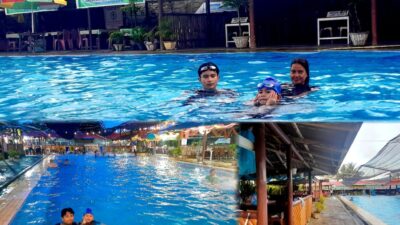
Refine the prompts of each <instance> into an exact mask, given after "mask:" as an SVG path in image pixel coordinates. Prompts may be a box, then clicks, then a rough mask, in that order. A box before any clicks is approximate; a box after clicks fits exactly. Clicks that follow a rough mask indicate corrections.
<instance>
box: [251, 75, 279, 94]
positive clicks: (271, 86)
mask: <svg viewBox="0 0 400 225" xmlns="http://www.w3.org/2000/svg"><path fill="white" fill-rule="evenodd" d="M262 89H266V90H272V91H275V92H276V93H277V94H278V95H280V94H281V92H282V90H281V84H280V83H279V82H278V81H277V80H276V79H275V78H273V77H267V78H265V80H264V81H263V82H262V83H259V84H258V85H257V90H258V91H261V90H262Z"/></svg>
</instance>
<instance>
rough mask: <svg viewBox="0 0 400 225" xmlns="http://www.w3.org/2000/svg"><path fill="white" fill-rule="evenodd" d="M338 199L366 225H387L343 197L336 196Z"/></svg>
mask: <svg viewBox="0 0 400 225" xmlns="http://www.w3.org/2000/svg"><path fill="white" fill-rule="evenodd" d="M337 197H338V199H339V200H340V201H341V202H342V203H343V204H344V205H345V206H347V207H348V208H350V209H351V210H352V211H353V212H354V213H355V214H356V215H357V216H358V217H360V219H361V220H362V221H364V222H365V223H367V224H368V225H387V224H386V223H384V222H383V221H381V220H380V219H378V218H377V217H375V216H373V215H372V214H371V213H369V212H367V211H365V210H364V209H362V208H361V207H358V206H356V205H355V204H353V203H352V202H351V201H349V200H348V199H346V198H345V197H343V196H337Z"/></svg>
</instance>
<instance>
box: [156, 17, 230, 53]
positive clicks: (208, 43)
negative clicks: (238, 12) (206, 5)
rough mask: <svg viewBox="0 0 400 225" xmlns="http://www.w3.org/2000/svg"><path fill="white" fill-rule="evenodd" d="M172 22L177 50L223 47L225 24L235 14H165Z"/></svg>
mask: <svg viewBox="0 0 400 225" xmlns="http://www.w3.org/2000/svg"><path fill="white" fill-rule="evenodd" d="M164 17H165V18H166V19H168V20H170V21H171V22H172V29H173V30H174V33H175V34H176V35H177V38H178V41H177V47H178V48H181V49H182V48H205V47H224V46H225V24H226V23H229V22H230V20H231V18H233V17H235V13H232V12H223V13H212V14H210V16H209V17H208V18H207V15H206V14H166V15H165V16H164Z"/></svg>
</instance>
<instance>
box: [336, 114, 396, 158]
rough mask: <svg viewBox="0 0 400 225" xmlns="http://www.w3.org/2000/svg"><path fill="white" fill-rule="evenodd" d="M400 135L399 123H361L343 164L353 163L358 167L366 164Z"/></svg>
mask: <svg viewBox="0 0 400 225" xmlns="http://www.w3.org/2000/svg"><path fill="white" fill-rule="evenodd" d="M399 134H400V123H394V122H390V123H372V122H369V123H363V124H362V125H361V128H360V130H359V131H358V133H357V136H356V138H355V139H354V141H353V144H352V145H351V147H350V149H349V151H348V152H347V155H346V157H345V158H344V160H343V163H342V165H343V164H345V163H350V162H353V163H355V164H356V166H360V165H362V164H364V163H366V162H368V161H369V160H370V159H371V158H372V157H374V156H375V155H376V153H378V152H379V150H381V149H382V147H383V146H385V144H386V143H387V142H388V141H390V140H391V139H393V138H394V137H396V136H397V135H399Z"/></svg>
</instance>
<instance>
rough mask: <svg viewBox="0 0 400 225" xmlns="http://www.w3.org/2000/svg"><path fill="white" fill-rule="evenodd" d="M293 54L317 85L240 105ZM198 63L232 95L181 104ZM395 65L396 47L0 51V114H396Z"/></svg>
mask: <svg viewBox="0 0 400 225" xmlns="http://www.w3.org/2000/svg"><path fill="white" fill-rule="evenodd" d="M296 57H304V58H307V59H308V60H309V61H310V75H311V84H312V85H317V86H319V87H320V90H319V91H316V92H314V93H311V94H309V95H308V96H306V97H304V98H301V99H297V100H295V101H293V102H290V103H285V104H283V105H280V106H278V107H277V108H276V109H274V110H273V111H272V112H269V113H265V111H270V110H265V109H255V108H253V107H250V106H246V105H244V103H245V102H246V101H249V100H250V99H252V98H253V97H254V96H255V94H256V86H257V84H258V83H259V82H261V81H262V80H263V79H264V78H265V77H266V76H274V77H276V78H277V79H279V80H280V81H281V82H290V78H289V67H290V61H291V60H292V59H293V58H296ZM205 61H214V62H215V63H217V64H218V65H219V66H220V70H221V79H220V82H219V88H222V89H232V90H235V91H236V92H237V93H238V96H237V97H236V98H235V99H231V98H229V97H217V98H214V97H212V98H207V99H201V100H200V101H196V102H194V103H192V104H189V105H185V104H184V102H185V101H184V100H185V99H187V97H189V96H191V95H193V90H195V89H197V88H199V87H200V84H199V82H198V80H197V67H198V66H199V65H200V64H201V63H203V62H205ZM399 61H400V51H321V52H295V53H293V52H257V53H213V54H160V55H147V54H141V55H112V56H108V55H88V56H24V57H0V65H1V66H0V78H1V79H0V85H1V87H2V88H1V89H0V120H44V119H47V120H63V119H69V120H74V119H100V120H122V121H126V120H170V119H172V120H177V121H181V122H185V121H204V120H207V121H218V122H220V121H237V120H248V119H253V118H254V115H253V114H254V112H256V114H262V115H263V116H261V118H266V119H271V118H272V119H275V120H283V121H293V120H296V121H303V120H306V121H343V120H345V121H349V120H356V121H365V120H399V119H400V107H399V106H400V89H399V88H398V87H399V86H400V64H399V63H398V62H399ZM257 111H260V112H257ZM264 115H265V116H264ZM257 116H258V117H260V116H259V115H257Z"/></svg>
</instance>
